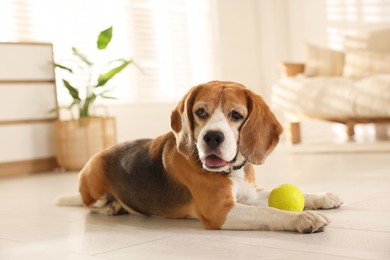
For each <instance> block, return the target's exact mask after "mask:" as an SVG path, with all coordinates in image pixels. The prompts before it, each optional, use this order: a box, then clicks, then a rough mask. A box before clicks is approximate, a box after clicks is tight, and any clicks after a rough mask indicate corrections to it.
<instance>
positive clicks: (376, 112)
mask: <svg viewBox="0 0 390 260" xmlns="http://www.w3.org/2000/svg"><path fill="white" fill-rule="evenodd" d="M272 106H273V107H274V108H275V109H278V110H281V111H289V112H298V113H302V114H305V115H308V116H313V117H339V118H343V117H344V118H345V117H372V118H377V117H390V75H376V76H371V77H367V78H364V79H362V80H354V79H351V78H347V77H311V78H310V77H304V76H303V75H301V76H296V77H288V78H282V79H280V80H279V81H278V82H277V83H276V84H275V85H274V86H273V90H272Z"/></svg>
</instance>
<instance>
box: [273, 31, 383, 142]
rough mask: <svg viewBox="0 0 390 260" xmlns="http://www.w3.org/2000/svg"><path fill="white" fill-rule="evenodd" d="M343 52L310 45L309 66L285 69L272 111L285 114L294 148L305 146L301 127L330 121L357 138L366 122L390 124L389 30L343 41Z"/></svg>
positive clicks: (287, 65)
mask: <svg viewBox="0 0 390 260" xmlns="http://www.w3.org/2000/svg"><path fill="white" fill-rule="evenodd" d="M343 45H344V50H343V51H336V50H332V49H329V48H324V47H319V46H316V45H313V44H306V59H305V62H304V63H288V62H284V63H282V64H281V69H282V77H281V78H280V80H278V81H277V82H276V83H275V84H274V86H273V87H272V106H273V108H274V109H277V110H280V111H282V112H283V114H284V120H285V121H284V125H285V133H286V138H287V141H288V142H289V143H292V144H297V143H300V142H301V139H302V138H301V133H300V132H301V131H300V123H301V122H303V121H305V120H312V119H316V120H318V119H319V120H326V121H330V122H337V123H342V124H344V125H345V130H346V134H347V135H348V136H349V137H353V136H354V126H355V125H356V124H362V123H377V124H381V123H390V28H389V29H384V30H380V31H375V32H369V33H365V34H359V35H353V36H352V35H348V36H345V38H344V44H343Z"/></svg>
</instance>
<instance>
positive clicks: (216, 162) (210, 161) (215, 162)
mask: <svg viewBox="0 0 390 260" xmlns="http://www.w3.org/2000/svg"><path fill="white" fill-rule="evenodd" d="M205 163H206V164H207V166H209V167H222V166H226V165H227V162H226V161H224V160H222V159H221V158H219V157H218V156H216V155H214V154H212V155H209V156H207V157H206V158H205Z"/></svg>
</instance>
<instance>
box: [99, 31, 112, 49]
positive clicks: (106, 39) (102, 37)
mask: <svg viewBox="0 0 390 260" xmlns="http://www.w3.org/2000/svg"><path fill="white" fill-rule="evenodd" d="M111 38H112V26H111V27H109V28H107V29H105V30H104V31H101V32H100V34H99V36H98V40H97V47H98V49H99V50H104V49H105V48H107V45H108V44H109V43H110V42H111Z"/></svg>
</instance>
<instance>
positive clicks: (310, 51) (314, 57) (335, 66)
mask: <svg viewBox="0 0 390 260" xmlns="http://www.w3.org/2000/svg"><path fill="white" fill-rule="evenodd" d="M343 67H344V53H342V52H339V51H336V50H332V49H329V48H324V47H319V46H316V45H313V44H310V43H307V44H306V60H305V72H304V74H305V76H307V77H314V76H340V75H342V73H343Z"/></svg>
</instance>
